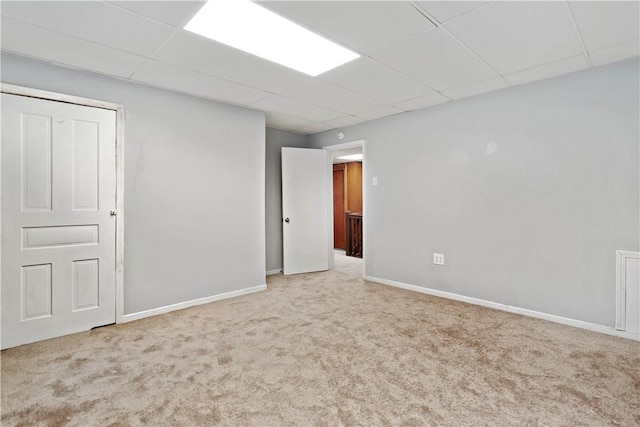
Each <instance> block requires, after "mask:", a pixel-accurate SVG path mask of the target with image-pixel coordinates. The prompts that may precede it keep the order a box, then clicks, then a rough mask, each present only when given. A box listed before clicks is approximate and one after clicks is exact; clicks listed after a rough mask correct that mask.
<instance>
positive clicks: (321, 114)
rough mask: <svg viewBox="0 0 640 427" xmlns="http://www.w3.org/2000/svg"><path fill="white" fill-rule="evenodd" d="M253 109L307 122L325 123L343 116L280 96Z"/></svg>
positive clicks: (257, 103)
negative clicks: (293, 117) (298, 118)
mask: <svg viewBox="0 0 640 427" xmlns="http://www.w3.org/2000/svg"><path fill="white" fill-rule="evenodd" d="M251 108H255V109H258V110H261V111H271V112H274V113H281V114H286V115H289V116H295V117H300V118H303V119H307V120H312V121H319V122H323V121H325V120H331V119H335V118H337V117H340V116H342V113H338V112H336V111H331V110H327V109H325V108H321V107H316V106H315V105H311V104H307V103H305V102H301V101H297V100H295V99H290V98H286V97H284V96H280V95H272V96H269V97H267V98H264V99H261V100H259V101H258V102H255V103H253V104H251Z"/></svg>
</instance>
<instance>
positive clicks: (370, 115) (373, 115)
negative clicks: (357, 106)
mask: <svg viewBox="0 0 640 427" xmlns="http://www.w3.org/2000/svg"><path fill="white" fill-rule="evenodd" d="M400 113H404V110H401V109H399V108H396V107H393V106H391V105H385V106H384V107H380V108H376V109H374V110H370V111H365V112H362V113H358V117H362V118H363V119H366V120H375V119H379V118H381V117H387V116H393V115H394V114H400Z"/></svg>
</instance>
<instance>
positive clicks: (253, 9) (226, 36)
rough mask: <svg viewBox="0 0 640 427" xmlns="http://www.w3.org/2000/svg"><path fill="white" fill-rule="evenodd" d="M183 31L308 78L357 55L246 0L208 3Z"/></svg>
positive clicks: (210, 0)
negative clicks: (289, 69) (271, 62)
mask: <svg viewBox="0 0 640 427" xmlns="http://www.w3.org/2000/svg"><path fill="white" fill-rule="evenodd" d="M184 29H185V30H187V31H191V32H193V33H196V34H200V35H201V36H204V37H207V38H210V39H212V40H215V41H218V42H220V43H224V44H226V45H228V46H231V47H235V48H236V49H240V50H244V51H245V52H249V53H251V54H253V55H256V56H259V57H261V58H264V59H268V60H269V61H273V62H276V63H278V64H280V65H284V66H286V67H289V68H293V69H294V70H298V71H301V72H303V73H306V74H309V75H311V76H317V75H318V74H321V73H324V72H325V71H328V70H330V69H332V68H335V67H337V66H339V65H342V64H344V63H346V62H349V61H352V60H354V59H356V58H358V57H359V56H360V55H358V54H356V53H354V52H351V51H350V50H348V49H345V48H344V47H342V46H339V45H337V44H335V43H334V42H332V41H329V40H327V39H325V38H323V37H320V36H319V35H317V34H314V33H312V32H311V31H309V30H307V29H306V28H303V27H301V26H300V25H298V24H295V23H293V22H291V21H289V20H288V19H285V18H283V17H282V16H280V15H277V14H275V13H273V12H271V11H270V10H267V9H265V8H263V7H262V6H259V5H257V4H255V3H253V2H251V1H248V0H209V1H208V2H207V3H206V4H205V5H204V6H203V7H202V8H201V9H200V11H199V12H198V13H197V14H196V15H195V16H194V17H193V18H191V21H189V23H188V24H187V25H185V27H184Z"/></svg>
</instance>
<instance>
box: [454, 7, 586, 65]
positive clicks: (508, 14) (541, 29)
mask: <svg viewBox="0 0 640 427" xmlns="http://www.w3.org/2000/svg"><path fill="white" fill-rule="evenodd" d="M444 25H445V27H446V28H448V29H449V30H450V31H451V32H452V33H453V35H455V36H456V37H457V38H458V39H460V40H461V41H462V42H463V43H465V44H466V45H467V46H469V47H470V48H471V49H472V50H473V51H474V52H476V53H477V54H478V55H480V57H481V58H483V59H484V60H485V61H487V62H488V63H489V64H490V65H491V66H492V67H493V68H495V69H496V70H498V72H500V73H501V74H508V73H513V72H515V71H520V70H524V69H527V68H531V67H535V66H537V65H541V64H546V63H548V62H551V61H556V60H559V59H563V58H568V57H571V56H574V55H578V54H580V53H582V45H581V42H580V39H579V35H578V33H577V31H576V30H575V28H574V26H573V24H572V22H571V14H570V12H569V9H568V8H567V6H566V4H565V2H545V1H540V2H535V1H534V2H495V3H492V4H490V5H487V6H485V7H481V8H479V9H476V10H473V11H471V12H469V13H466V14H464V15H462V16H460V17H459V18H456V19H453V20H451V21H449V22H447V23H446V24H444Z"/></svg>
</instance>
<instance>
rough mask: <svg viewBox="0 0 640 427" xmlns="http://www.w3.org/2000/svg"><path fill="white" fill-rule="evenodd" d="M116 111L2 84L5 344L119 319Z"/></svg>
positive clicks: (25, 341)
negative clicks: (5, 89) (10, 90)
mask: <svg viewBox="0 0 640 427" xmlns="http://www.w3.org/2000/svg"><path fill="white" fill-rule="evenodd" d="M115 141H116V113H115V111H111V110H105V109H100V108H93V107H86V106H80V105H75V104H67V103H63V102H56V101H49V100H42V99H36V98H28V97H24V96H17V95H8V94H2V153H1V156H2V176H1V180H2V217H1V222H2V252H1V254H2V295H1V297H2V315H1V317H2V348H8V347H13V346H16V345H21V344H26V343H30V342H35V341H39V340H43V339H48V338H53V337H57V336H61V335H66V334H69V333H74V332H79V331H83V330H88V329H91V328H92V327H94V326H100V325H105V324H109V323H113V322H115V231H116V218H115V217H114V216H112V215H111V212H110V211H111V210H112V209H115V206H116V142H115Z"/></svg>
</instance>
